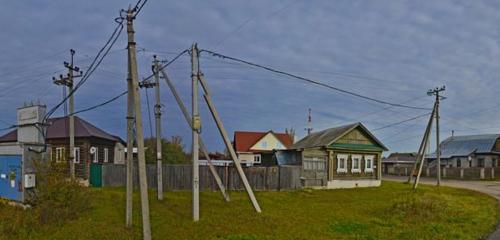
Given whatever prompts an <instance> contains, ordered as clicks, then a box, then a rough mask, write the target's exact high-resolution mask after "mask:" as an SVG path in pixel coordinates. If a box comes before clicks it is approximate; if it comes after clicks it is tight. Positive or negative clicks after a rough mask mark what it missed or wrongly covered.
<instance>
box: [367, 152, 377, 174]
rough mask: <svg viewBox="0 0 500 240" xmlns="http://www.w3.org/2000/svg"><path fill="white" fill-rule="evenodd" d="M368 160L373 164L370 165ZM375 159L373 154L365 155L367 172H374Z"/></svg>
mask: <svg viewBox="0 0 500 240" xmlns="http://www.w3.org/2000/svg"><path fill="white" fill-rule="evenodd" d="M368 160H369V161H370V162H371V166H370V167H368ZM374 161H375V156H373V155H366V156H365V172H367V173H372V172H373V163H374Z"/></svg>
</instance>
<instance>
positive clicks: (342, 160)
mask: <svg viewBox="0 0 500 240" xmlns="http://www.w3.org/2000/svg"><path fill="white" fill-rule="evenodd" d="M348 158H349V155H347V154H338V155H337V173H346V172H347V159H348Z"/></svg>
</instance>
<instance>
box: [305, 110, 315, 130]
mask: <svg viewBox="0 0 500 240" xmlns="http://www.w3.org/2000/svg"><path fill="white" fill-rule="evenodd" d="M304 130H306V131H307V135H309V134H311V133H312V130H313V128H312V117H311V108H309V112H308V115H307V128H305V129H304Z"/></svg>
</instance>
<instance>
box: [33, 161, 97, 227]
mask: <svg viewBox="0 0 500 240" xmlns="http://www.w3.org/2000/svg"><path fill="white" fill-rule="evenodd" d="M36 169H37V188H36V193H35V197H34V198H33V199H32V201H31V202H30V203H31V204H32V205H33V207H34V209H35V210H36V211H37V217H38V220H39V222H40V224H47V223H61V222H64V221H66V220H71V219H75V218H77V217H78V216H79V215H80V214H81V213H82V212H85V211H88V210H89V208H90V206H89V204H90V198H89V194H88V190H87V188H85V187H82V186H81V185H80V184H79V182H78V181H77V180H71V179H69V178H68V176H67V175H68V174H67V166H66V164H57V163H55V162H47V163H39V164H37V166H36Z"/></svg>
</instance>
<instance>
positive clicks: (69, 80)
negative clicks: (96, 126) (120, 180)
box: [52, 49, 82, 179]
mask: <svg viewBox="0 0 500 240" xmlns="http://www.w3.org/2000/svg"><path fill="white" fill-rule="evenodd" d="M70 54H71V60H70V63H68V62H64V67H66V68H67V69H68V75H67V76H66V77H63V76H62V75H59V79H56V78H54V77H53V78H52V80H53V81H54V83H55V84H56V85H63V88H66V87H68V88H69V94H70V96H69V161H70V163H69V169H70V170H69V172H70V176H71V179H75V175H76V174H75V116H74V115H73V113H74V111H75V98H74V97H75V94H74V93H73V80H74V79H75V78H78V77H81V76H82V71H80V68H78V67H76V66H74V64H73V63H74V56H75V50H73V49H70ZM75 72H76V73H77V74H76V75H75V74H74V73H75ZM64 98H66V96H64Z"/></svg>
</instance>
